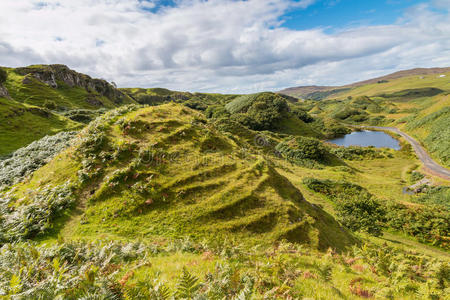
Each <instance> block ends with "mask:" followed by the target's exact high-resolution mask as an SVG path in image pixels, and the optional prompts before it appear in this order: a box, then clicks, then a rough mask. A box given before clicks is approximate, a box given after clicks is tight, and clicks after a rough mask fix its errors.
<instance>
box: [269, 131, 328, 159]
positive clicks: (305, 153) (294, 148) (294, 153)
mask: <svg viewBox="0 0 450 300" xmlns="http://www.w3.org/2000/svg"><path fill="white" fill-rule="evenodd" d="M276 150H277V151H278V152H280V153H281V155H283V157H285V158H287V159H289V160H293V161H298V160H302V159H313V160H322V159H324V157H325V154H326V150H325V147H324V146H323V144H322V142H321V141H319V140H318V139H315V138H310V137H301V136H300V137H296V138H294V139H291V140H289V141H285V142H281V143H279V144H278V145H277V146H276Z"/></svg>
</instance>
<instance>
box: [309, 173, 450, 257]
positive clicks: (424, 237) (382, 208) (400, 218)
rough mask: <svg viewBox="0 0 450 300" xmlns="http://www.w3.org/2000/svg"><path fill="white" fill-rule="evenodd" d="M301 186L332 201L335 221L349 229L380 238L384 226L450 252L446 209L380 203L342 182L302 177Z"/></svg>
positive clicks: (431, 206)
mask: <svg viewBox="0 0 450 300" xmlns="http://www.w3.org/2000/svg"><path fill="white" fill-rule="evenodd" d="M303 183H304V184H305V185H306V186H307V187H308V188H310V189H311V190H313V191H315V192H318V193H321V194H323V195H326V196H327V197H328V198H329V199H330V200H331V201H333V202H334V203H335V205H336V211H337V215H338V220H339V221H340V222H342V224H343V225H344V226H346V227H347V228H349V229H351V230H362V231H366V232H368V233H371V234H374V235H380V234H381V230H382V227H383V226H386V227H390V228H393V229H395V230H399V231H402V232H404V233H406V234H409V235H411V236H414V237H416V238H417V239H418V240H419V241H421V242H426V243H430V244H433V245H439V246H440V247H442V248H445V249H450V244H449V243H448V236H449V234H450V225H449V224H450V211H449V210H448V206H447V207H445V206H442V205H429V206H414V205H407V204H404V203H392V202H383V201H380V200H377V199H376V198H375V197H374V196H373V195H372V194H371V193H369V192H368V191H367V190H366V189H364V188H363V187H361V186H359V185H356V184H353V183H349V182H345V181H344V182H337V181H333V180H320V179H315V178H305V179H303ZM435 193H436V191H435V190H434V191H432V192H430V194H431V195H433V194H435ZM438 197H439V196H438ZM426 198H428V197H424V198H422V201H423V202H425V201H426V200H424V199H426ZM431 201H432V200H431ZM431 201H430V202H431ZM429 204H431V203H429Z"/></svg>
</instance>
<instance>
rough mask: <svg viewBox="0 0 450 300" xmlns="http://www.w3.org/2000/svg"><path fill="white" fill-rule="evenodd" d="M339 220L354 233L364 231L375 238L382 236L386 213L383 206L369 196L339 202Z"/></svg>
mask: <svg viewBox="0 0 450 300" xmlns="http://www.w3.org/2000/svg"><path fill="white" fill-rule="evenodd" d="M336 211H337V215H338V220H339V221H340V222H341V223H342V225H344V226H345V227H347V228H349V229H350V230H353V231H364V232H367V233H369V234H372V235H374V236H380V235H381V234H382V223H381V222H382V220H383V216H384V214H385V211H384V209H383V207H382V205H381V204H380V203H379V202H378V201H377V200H375V199H374V198H372V197H368V196H367V194H365V195H364V194H360V195H359V196H356V197H354V198H352V199H345V200H342V201H339V202H337V205H336Z"/></svg>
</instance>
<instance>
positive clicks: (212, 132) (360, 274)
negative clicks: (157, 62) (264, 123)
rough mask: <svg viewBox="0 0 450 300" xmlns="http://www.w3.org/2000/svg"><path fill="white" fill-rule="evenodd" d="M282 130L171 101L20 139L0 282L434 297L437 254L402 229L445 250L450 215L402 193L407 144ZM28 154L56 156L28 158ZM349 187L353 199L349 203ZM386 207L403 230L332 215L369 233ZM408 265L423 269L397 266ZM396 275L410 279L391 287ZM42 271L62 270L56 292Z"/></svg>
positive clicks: (439, 265) (440, 260)
mask: <svg viewBox="0 0 450 300" xmlns="http://www.w3.org/2000/svg"><path fill="white" fill-rule="evenodd" d="M284 136H285V135H284V134H279V133H271V132H270V131H264V133H263V134H262V133H261V132H257V131H253V130H250V129H248V128H246V127H245V126H243V125H240V124H239V123H237V122H234V121H227V120H226V119H223V118H219V119H216V118H212V119H209V120H208V119H206V118H205V116H204V115H203V114H202V113H201V112H199V111H195V110H192V109H190V108H188V107H186V106H184V105H181V104H174V103H171V104H163V105H159V106H150V107H139V106H136V105H131V106H123V107H121V108H118V109H116V110H113V111H110V112H107V113H105V114H104V115H102V116H101V117H99V118H98V119H97V120H95V121H94V122H92V123H91V124H89V125H88V126H87V127H86V128H85V129H83V130H82V131H81V133H79V134H78V135H75V136H74V135H73V134H71V135H66V136H59V137H58V138H50V139H49V138H47V139H44V140H42V141H39V143H37V144H34V145H30V147H27V148H25V149H22V150H21V151H20V153H17V154H16V155H15V156H14V157H13V158H11V161H8V162H7V164H6V166H3V165H1V164H0V168H2V170H4V168H5V167H6V168H7V169H8V170H9V171H8V172H9V173H8V174H6V176H5V175H4V173H3V172H1V174H2V175H1V176H0V184H2V183H6V189H4V191H3V192H0V211H1V218H0V228H1V230H0V232H1V234H0V244H4V245H3V248H2V249H3V250H2V251H1V252H0V266H1V267H0V275H2V276H0V284H1V285H2V286H3V287H4V291H6V293H10V294H16V295H17V294H18V293H32V294H33V295H40V296H41V297H44V298H54V297H56V296H63V297H66V298H70V299H76V298H79V297H80V296H82V295H105V294H107V295H111V297H119V298H120V297H122V298H123V297H125V298H126V297H129V298H131V299H134V298H139V297H142V295H146V296H145V297H144V298H148V299H159V298H157V297H159V296H158V295H165V296H164V297H163V296H161V297H162V298H161V299H165V298H167V297H169V296H170V295H174V297H175V299H183V298H186V297H185V296H181V295H204V297H206V299H222V298H223V297H225V296H226V295H230V294H233V295H236V296H237V295H243V296H242V297H244V299H250V298H249V297H251V296H250V295H253V296H254V297H256V299H262V298H264V297H266V296H267V295H273V297H274V298H275V299H285V298H286V297H287V296H289V297H297V298H298V297H307V296H309V297H311V296H321V297H325V298H333V297H336V296H338V295H341V296H339V297H343V295H344V296H345V297H348V298H350V299H358V297H360V296H361V295H369V296H374V295H378V296H381V295H386V294H387V295H393V296H394V297H397V296H402V297H404V298H406V299H414V298H415V297H416V296H417V293H419V295H421V296H424V295H428V294H430V293H431V294H432V295H443V293H445V292H444V289H445V287H446V286H447V285H448V283H447V281H446V280H447V279H446V277H445V276H446V275H445V274H446V273H445V272H447V270H448V256H447V255H448V254H447V253H446V252H442V251H439V250H437V249H436V248H434V247H430V246H424V245H422V244H419V243H418V242H416V241H414V240H412V239H411V237H412V236H415V237H417V238H420V240H421V241H423V242H427V243H430V242H431V241H434V242H435V243H436V245H439V246H441V247H443V248H442V249H445V248H446V247H448V244H447V243H446V236H448V228H446V226H445V224H444V223H445V220H446V219H445V218H446V216H447V218H448V213H447V212H446V211H442V210H441V209H437V207H436V208H433V209H432V210H428V209H427V206H425V205H422V204H415V203H412V202H409V201H411V198H410V197H411V196H409V195H405V194H402V191H401V187H402V181H403V180H404V179H406V177H404V175H403V173H402V172H401V170H402V169H404V168H410V165H411V162H412V159H411V157H410V156H409V154H408V153H407V152H403V151H401V152H399V151H393V150H388V149H384V150H370V149H366V150H362V149H361V150H357V149H356V150H357V151H355V149H353V150H352V149H350V150H349V152H346V151H345V150H343V149H341V148H328V147H325V146H324V145H322V144H321V142H320V141H318V140H316V139H314V138H310V137H301V136H297V138H295V139H292V136H291V137H289V139H287V140H286V139H285V138H284ZM275 145H276V146H275ZM321 145H322V146H321ZM322 147H323V148H322ZM64 148H66V150H63V151H62V152H59V151H60V149H64ZM275 149H277V151H275ZM317 149H321V150H320V151H318V150H317ZM333 149H334V150H333ZM31 153H33V154H31ZM41 153H42V154H43V155H41ZM288 153H291V154H292V155H289V154H288ZM331 153H335V155H338V156H339V157H346V159H345V161H344V160H341V159H338V158H337V157H336V156H333V154H331ZM343 153H345V156H342V154H343ZM29 155H32V156H35V157H41V156H45V157H50V158H51V157H54V158H51V159H50V160H49V161H47V162H46V161H44V162H43V163H42V162H41V161H39V162H36V161H30V162H28V156H29ZM321 157H322V158H321ZM333 157H334V158H333ZM317 159H318V160H319V161H320V164H318V163H317V162H314V161H315V160H317ZM36 163H38V165H36ZM10 166H14V167H13V169H11V167H10ZM18 167H21V168H23V167H25V171H23V170H17V172H16V170H15V169H14V168H18ZM34 170H35V171H34ZM399 170H400V171H399ZM23 173H24V174H25V175H24V176H22V177H21V175H20V174H23ZM13 174H17V175H13ZM9 176H11V177H14V178H15V179H17V181H15V182H11V181H8V180H9V179H10V178H9ZM17 182H18V183H17ZM11 184H12V186H11ZM3 188H5V187H3ZM443 192H446V190H443ZM438 193H441V191H438ZM352 195H353V196H355V198H353V196H352ZM374 195H376V197H377V199H375V198H374V197H375V196H374ZM432 195H433V196H435V197H436V200H433V201H439V200H437V199H438V197H439V194H436V193H434V192H433V194H432ZM378 198H379V199H380V200H378ZM422 198H423V197H422ZM357 199H359V201H362V202H356V203H360V204H361V205H362V206H361V207H359V206H355V207H353V206H352V205H350V203H353V201H357ZM424 199H425V200H423V201H431V200H429V199H428V198H427V197H425V198H424ZM366 201H368V202H366ZM385 202H386V204H384V203H385ZM403 202H404V203H408V205H405V204H403ZM342 204H345V205H350V206H346V207H347V209H350V211H349V212H348V213H345V211H343V210H342V209H341V208H340V207H341V205H342ZM358 205H359V204H358ZM385 205H391V206H385ZM377 207H378V208H377ZM385 207H390V209H389V213H388V214H387V216H388V218H389V219H388V221H383V222H386V225H385V226H387V227H388V228H392V229H394V228H395V230H398V231H401V232H404V234H408V236H409V238H403V235H399V234H397V233H395V231H394V234H391V235H389V238H384V237H380V238H376V237H370V236H367V235H365V234H362V233H350V231H349V229H346V228H344V227H343V226H342V224H346V225H345V226H348V227H349V228H350V227H352V228H353V229H356V230H357V231H358V230H359V229H362V230H368V232H372V231H373V230H375V231H374V232H375V233H376V232H378V230H380V228H381V227H379V223H380V222H381V219H380V220H378V219H377V214H375V212H376V211H377V210H380V209H381V210H384V209H386V208H385ZM353 209H358V210H357V211H358V213H356V212H355V211H354V210H353ZM366 209H369V210H368V211H366ZM372 209H375V210H374V211H371V210H372ZM369 211H371V214H369V215H370V217H369V219H366V218H367V215H366V214H367V213H368V212H369ZM346 214H348V215H346ZM343 216H347V217H345V218H342V217H343ZM422 216H423V217H422ZM338 217H339V223H338V222H337V221H336V218H338ZM348 217H351V219H350V220H351V223H350V224H349V223H346V222H348V221H346V220H347V219H346V218H348ZM407 218H408V220H409V221H408V222H406V221H405V220H406V219H407ZM430 219H432V220H434V221H433V222H432V223H431V224H430V222H429V220H430ZM405 224H406V225H409V224H412V225H414V226H412V227H410V226H405ZM359 226H361V227H359ZM402 226H405V227H402ZM417 228H421V230H420V231H419V234H418V233H417ZM438 232H439V233H440V234H441V235H437V233H438ZM378 234H379V232H378ZM376 235H377V234H376ZM20 241H25V242H20ZM391 241H393V242H391ZM362 242H364V243H366V244H365V246H363V247H359V245H360V244H361V243H362ZM14 243H20V244H19V245H20V246H17V244H14ZM386 243H389V244H386ZM411 249H414V250H411ZM15 257H20V259H15ZM27 261H34V262H35V264H38V265H39V271H34V270H36V269H35V268H34V267H30V268H28V267H26V262H27ZM394 261H395V262H396V263H392V262H394ZM418 261H421V268H422V270H423V271H422V272H420V273H415V274H416V275H415V276H414V277H412V278H411V277H409V276H404V274H408V272H411V270H414V265H415V264H416V263H417V262H418ZM20 270H22V271H20ZM36 272H38V274H37V273H36ZM80 272H81V273H82V274H86V275H83V276H81V277H80V276H79V274H80ZM392 273H395V274H398V276H401V279H396V280H397V281H396V282H397V283H398V282H401V284H402V286H407V285H409V284H411V285H414V286H417V289H418V290H413V291H411V290H409V289H408V288H407V287H404V288H403V287H400V288H391V287H390V286H392V285H393V279H392V275H391V274H392ZM16 274H17V275H16ZM16 278H20V280H21V283H22V285H21V286H20V288H14V285H13V284H14V280H17V279H16ZM43 278H48V279H51V280H53V278H58V279H57V280H58V282H59V285H58V288H56V287H55V286H53V285H52V284H51V282H48V281H46V280H44V279H43ZM149 278H151V279H150V283H149ZM233 278H234V279H233ZM360 278H363V279H360ZM425 279H427V280H426V281H427V282H428V284H429V286H428V288H427V289H426V287H425V285H424V283H423V282H425ZM55 280H56V279H55ZM11 282H13V283H12V284H11ZM199 283H201V285H197V284H199ZM274 286H277V287H283V288H282V292H278V291H279V290H277V291H273V287H274ZM200 287H201V288H200ZM137 295H140V296H137ZM155 295H156V296H155ZM245 295H247V296H245ZM264 295H265V296H264ZM152 297H153V298H152ZM245 297H247V298H245ZM289 297H288V298H289Z"/></svg>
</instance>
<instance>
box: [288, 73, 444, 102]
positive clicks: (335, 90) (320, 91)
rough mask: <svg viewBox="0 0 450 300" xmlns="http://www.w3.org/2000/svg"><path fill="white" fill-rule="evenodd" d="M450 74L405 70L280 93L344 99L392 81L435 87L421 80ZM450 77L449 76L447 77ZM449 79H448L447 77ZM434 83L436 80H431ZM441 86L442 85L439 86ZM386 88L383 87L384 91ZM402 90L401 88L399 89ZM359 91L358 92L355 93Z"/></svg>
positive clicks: (316, 98) (305, 96)
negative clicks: (399, 80) (345, 83)
mask: <svg viewBox="0 0 450 300" xmlns="http://www.w3.org/2000/svg"><path fill="white" fill-rule="evenodd" d="M447 73H450V67H448V68H416V69H410V70H404V71H398V72H395V73H392V74H388V75H385V76H380V77H377V78H372V79H368V80H364V81H359V82H355V83H351V84H347V85H343V86H299V87H291V88H286V89H284V90H282V91H280V93H282V94H286V95H289V96H293V97H297V98H301V99H314V100H321V99H326V98H335V97H342V96H343V95H346V94H348V95H350V94H355V95H356V94H357V95H368V96H370V94H367V92H365V91H366V89H365V88H366V87H365V88H363V89H360V90H361V91H364V92H363V93H362V94H361V93H360V94H358V92H359V91H360V90H358V89H356V88H358V87H362V86H367V85H370V87H373V89H374V90H376V89H378V88H379V87H378V85H379V84H383V85H385V84H386V83H388V82H389V81H391V80H394V82H395V84H393V85H397V83H398V81H396V80H395V79H402V78H405V80H403V82H402V83H403V84H405V83H406V84H408V83H409V86H411V87H413V88H417V87H419V86H422V85H425V86H427V87H429V86H434V84H431V85H430V81H427V80H422V79H425V78H420V77H422V76H426V77H427V78H433V79H434V78H435V77H436V75H442V74H447ZM417 76H419V79H421V80H420V81H419V82H418V81H416V80H415V79H416V77H417ZM447 76H448V75H447ZM447 79H448V77H447ZM431 81H434V80H431ZM442 81H445V79H442ZM438 86H440V84H438ZM384 88H385V86H383V89H384ZM399 88H400V87H399ZM355 90H357V91H355Z"/></svg>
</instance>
